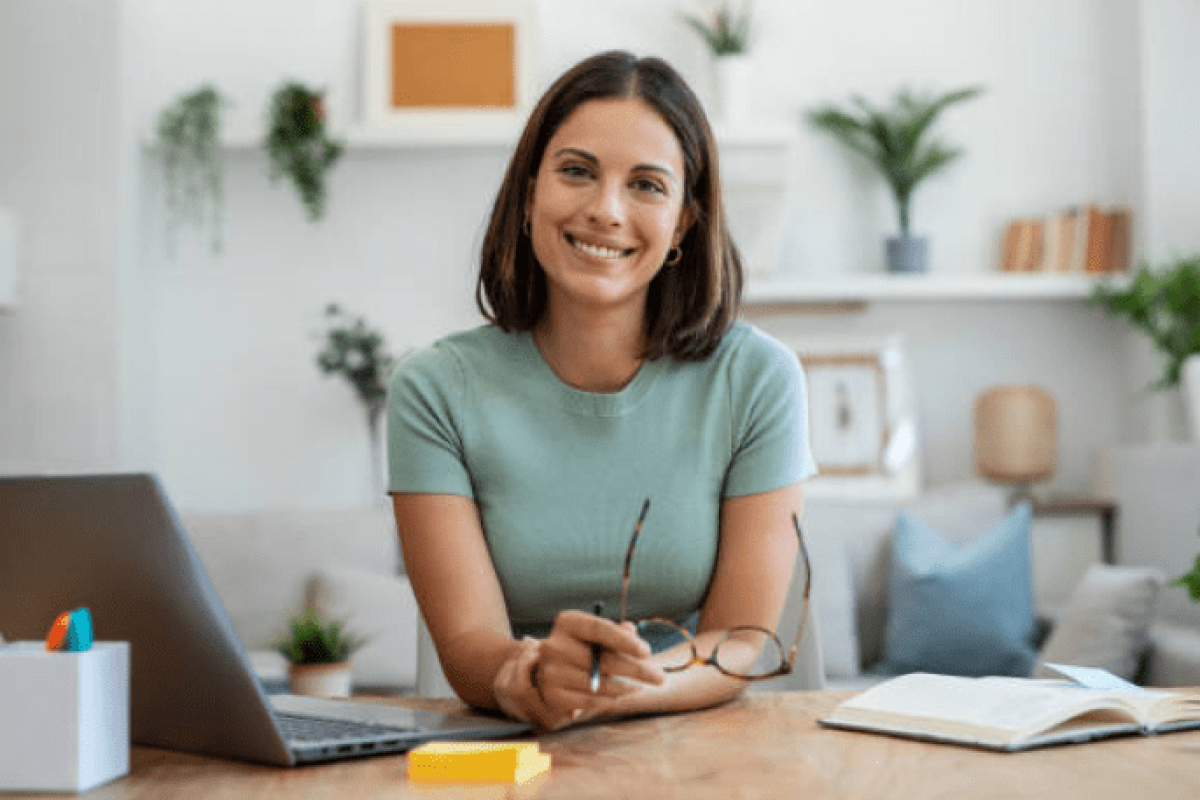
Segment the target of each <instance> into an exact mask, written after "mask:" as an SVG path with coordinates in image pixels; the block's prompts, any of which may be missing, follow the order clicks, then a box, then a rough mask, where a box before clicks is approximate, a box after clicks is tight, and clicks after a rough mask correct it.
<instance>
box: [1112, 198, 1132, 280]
mask: <svg viewBox="0 0 1200 800" xmlns="http://www.w3.org/2000/svg"><path fill="white" fill-rule="evenodd" d="M1108 216H1109V218H1110V224H1111V227H1112V229H1111V231H1110V233H1109V239H1110V244H1111V253H1110V255H1109V271H1111V272H1128V271H1129V262H1130V260H1131V259H1132V257H1133V212H1132V211H1130V210H1129V209H1128V208H1116V209H1113V210H1112V211H1110V212H1108Z"/></svg>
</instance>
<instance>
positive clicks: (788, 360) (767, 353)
mask: <svg viewBox="0 0 1200 800" xmlns="http://www.w3.org/2000/svg"><path fill="white" fill-rule="evenodd" d="M729 380H730V387H729V391H730V401H731V402H730V405H731V409H732V432H731V433H732V436H733V443H732V444H733V448H732V459H731V461H730V465H729V470H728V472H727V473H726V477H725V486H724V490H723V492H722V496H723V497H736V496H739V495H748V494H757V493H759V492H766V491H771V490H773V489H780V488H783V487H784V486H790V485H792V484H794V483H798V482H799V481H802V480H804V479H805V478H807V477H809V476H810V475H812V474H813V473H815V472H816V463H815V462H814V460H813V457H812V451H811V447H810V444H809V435H808V394H807V390H806V387H805V383H804V372H803V370H802V369H801V367H800V360H799V359H798V358H797V357H796V355H795V353H792V352H791V351H790V350H788V348H786V347H784V346H783V345H782V344H780V343H779V342H777V341H775V340H774V339H772V338H770V337H768V336H766V335H765V334H763V333H761V332H760V331H758V330H757V329H755V328H751V329H750V330H749V332H748V333H747V335H746V336H745V337H743V339H742V340H741V341H740V342H738V352H737V353H736V354H735V357H734V358H733V361H732V363H731V365H730V369H729Z"/></svg>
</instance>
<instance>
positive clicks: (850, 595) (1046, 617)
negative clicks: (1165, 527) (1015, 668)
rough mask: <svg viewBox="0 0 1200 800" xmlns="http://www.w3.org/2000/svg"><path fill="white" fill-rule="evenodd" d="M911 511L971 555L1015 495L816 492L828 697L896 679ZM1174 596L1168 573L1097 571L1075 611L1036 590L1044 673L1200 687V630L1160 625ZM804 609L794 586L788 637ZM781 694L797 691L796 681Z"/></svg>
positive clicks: (815, 559)
mask: <svg viewBox="0 0 1200 800" xmlns="http://www.w3.org/2000/svg"><path fill="white" fill-rule="evenodd" d="M901 511H905V512H908V513H909V514H910V515H911V516H912V517H916V518H918V519H920V520H923V521H925V522H927V523H928V524H929V526H930V527H931V528H933V529H935V530H936V531H938V532H939V533H941V534H943V535H944V536H945V537H946V538H947V539H948V540H950V541H952V542H955V543H956V544H958V545H964V546H965V545H968V544H970V543H971V542H972V541H973V540H974V539H975V538H976V537H978V536H980V535H981V534H983V533H984V532H986V531H989V530H991V529H993V528H994V527H995V526H996V525H998V524H1000V522H1001V521H1002V520H1004V519H1005V518H1006V517H1007V516H1008V515H1010V513H1011V509H1010V505H1009V495H1008V493H1007V490H1005V489H1002V488H1000V487H996V486H993V485H989V484H985V483H978V482H963V483H957V484H951V485H947V486H942V487H937V488H934V489H929V490H926V491H925V492H924V493H922V494H920V495H919V496H917V497H914V498H912V499H908V500H895V499H876V500H872V499H862V498H856V499H853V500H851V499H847V498H838V497H823V496H822V495H821V494H820V492H819V491H810V493H809V496H808V497H807V498H806V500H805V507H804V513H803V527H804V533H805V539H806V541H807V542H808V547H809V551H810V558H811V560H812V564H813V608H814V613H815V616H816V617H817V619H818V622H819V627H820V636H821V650H822V660H823V665H824V670H825V676H826V685H827V687H828V688H832V689H847V690H849V689H862V688H866V687H868V686H870V685H872V684H874V683H876V682H878V681H880V680H882V679H884V678H885V677H887V673H886V670H884V669H883V665H884V662H885V661H886V657H887V653H886V652H885V649H886V648H885V644H886V639H887V637H886V632H887V627H888V622H889V614H890V613H891V609H890V608H889V604H890V602H891V588H892V587H891V586H890V585H889V580H890V572H891V568H892V564H891V558H892V551H891V545H892V539H893V536H894V531H895V527H896V524H897V519H898V517H899V515H900V512H901ZM1034 566H1035V567H1036V564H1035V565H1034ZM794 582H795V581H794ZM1031 583H1032V581H1031ZM1166 591H1176V592H1178V591H1180V590H1178V589H1170V590H1168V589H1166V587H1165V586H1164V576H1163V575H1162V573H1161V572H1160V571H1159V570H1156V569H1153V568H1146V567H1138V566H1121V567H1108V566H1105V565H1093V566H1092V567H1090V568H1088V570H1087V572H1086V573H1085V574H1084V575H1083V576H1081V578H1080V580H1079V583H1078V585H1076V586H1074V587H1067V589H1066V591H1063V592H1061V593H1057V594H1058V596H1065V597H1066V598H1067V599H1066V602H1065V603H1064V602H1059V601H1058V597H1057V596H1056V597H1054V598H1051V597H1047V596H1038V594H1037V593H1036V590H1035V593H1034V596H1033V604H1034V611H1035V614H1036V617H1037V623H1038V624H1037V628H1036V629H1035V635H1034V638H1033V641H1032V643H1031V644H1032V645H1033V646H1034V647H1035V648H1036V662H1035V665H1034V675H1035V676H1038V677H1052V676H1053V675H1052V672H1051V671H1049V670H1048V668H1046V667H1045V666H1044V662H1046V661H1050V662H1051V663H1080V664H1082V665H1086V666H1102V667H1105V668H1108V669H1109V670H1110V671H1114V672H1116V673H1118V674H1123V675H1124V676H1125V677H1128V678H1130V679H1132V680H1135V681H1136V682H1140V683H1145V684H1149V685H1156V686H1181V685H1186V686H1196V685H1200V627H1197V626H1194V625H1189V624H1187V623H1186V622H1182V623H1181V622H1177V621H1174V620H1171V619H1161V618H1159V616H1158V614H1157V609H1158V606H1159V604H1160V602H1161V599H1162V595H1163V593H1164V592H1166ZM798 602H799V599H798V593H797V592H796V591H795V586H793V591H792V593H791V595H790V596H789V599H788V607H787V608H786V609H785V613H784V623H783V625H782V626H781V627H782V628H783V631H784V635H786V633H785V632H786V630H788V628H787V627H786V625H787V624H789V620H791V619H794V618H795V615H796V613H797V612H796V608H797V605H798ZM774 688H787V678H783V679H780V681H779V685H778V686H776V687H774Z"/></svg>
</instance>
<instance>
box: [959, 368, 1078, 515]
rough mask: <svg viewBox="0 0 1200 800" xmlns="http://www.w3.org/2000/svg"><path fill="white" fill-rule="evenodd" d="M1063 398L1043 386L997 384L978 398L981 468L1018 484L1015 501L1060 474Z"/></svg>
mask: <svg viewBox="0 0 1200 800" xmlns="http://www.w3.org/2000/svg"><path fill="white" fill-rule="evenodd" d="M1057 416H1058V415H1057V404H1056V403H1055V401H1054V397H1053V396H1051V395H1050V393H1049V392H1047V391H1045V390H1044V389H1040V388H1038V387H1037V386H994V387H992V388H990V389H988V390H987V391H985V392H983V393H982V394H980V395H979V397H977V398H976V399H975V471H976V472H977V473H979V474H980V475H981V476H982V477H984V478H987V479H988V480H991V481H995V482H997V483H1006V484H1010V485H1012V486H1014V487H1015V488H1016V492H1015V494H1014V497H1013V501H1014V502H1016V501H1017V500H1019V499H1022V498H1026V497H1029V495H1030V487H1031V486H1032V485H1033V484H1034V483H1037V482H1039V481H1044V480H1047V479H1048V478H1049V477H1050V476H1051V475H1053V474H1054V468H1055V466H1056V460H1057V453H1058V434H1057Z"/></svg>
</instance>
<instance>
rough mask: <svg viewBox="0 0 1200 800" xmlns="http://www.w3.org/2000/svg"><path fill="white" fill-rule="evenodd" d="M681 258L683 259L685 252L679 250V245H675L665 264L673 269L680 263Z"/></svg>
mask: <svg viewBox="0 0 1200 800" xmlns="http://www.w3.org/2000/svg"><path fill="white" fill-rule="evenodd" d="M681 258H683V251H682V250H680V249H679V245H675V246H673V247H672V248H671V249H670V250H668V251H667V260H666V261H664V262H663V263H664V264H666V265H667V266H668V267H673V266H675V265H676V264H678V263H679V259H681Z"/></svg>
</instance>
